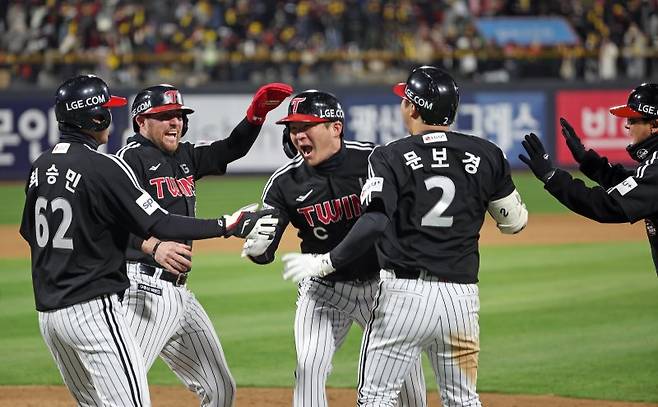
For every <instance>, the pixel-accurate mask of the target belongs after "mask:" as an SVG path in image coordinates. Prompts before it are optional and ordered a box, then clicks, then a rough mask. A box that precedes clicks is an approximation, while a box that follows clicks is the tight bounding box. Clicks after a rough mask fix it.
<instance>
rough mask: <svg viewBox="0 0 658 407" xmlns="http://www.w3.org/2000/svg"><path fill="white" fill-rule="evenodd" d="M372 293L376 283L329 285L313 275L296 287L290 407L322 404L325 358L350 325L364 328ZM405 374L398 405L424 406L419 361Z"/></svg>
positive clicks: (328, 368)
mask: <svg viewBox="0 0 658 407" xmlns="http://www.w3.org/2000/svg"><path fill="white" fill-rule="evenodd" d="M376 291H377V280H371V281H368V282H361V283H358V282H350V281H346V282H336V283H333V282H327V281H324V280H322V279H319V278H315V277H313V278H308V279H305V280H304V281H302V282H301V283H300V285H299V291H298V297H297V312H296V314H295V347H296V349H297V369H296V371H295V377H296V382H295V391H294V398H293V405H294V406H295V407H326V406H327V395H326V389H325V386H326V382H327V377H328V376H329V373H330V372H331V360H332V359H333V356H334V353H335V352H336V350H337V349H338V348H339V347H340V346H341V344H342V343H343V341H344V340H345V338H346V337H347V333H348V331H349V329H350V327H351V326H352V323H353V322H356V323H357V324H359V325H360V326H361V327H365V325H366V323H367V321H368V320H369V319H370V312H371V308H372V302H373V298H374V294H375V292H376ZM408 372H409V374H407V375H405V377H406V380H404V384H403V385H402V384H401V390H399V391H400V397H399V402H400V404H399V406H400V407H417V406H418V407H420V406H425V405H426V404H427V402H426V397H427V395H426V390H425V381H424V378H423V371H422V366H421V364H420V359H419V358H417V359H416V363H415V364H414V363H412V364H411V365H410V366H409V369H408ZM397 399H398V397H397V394H396V397H395V400H396V401H397Z"/></svg>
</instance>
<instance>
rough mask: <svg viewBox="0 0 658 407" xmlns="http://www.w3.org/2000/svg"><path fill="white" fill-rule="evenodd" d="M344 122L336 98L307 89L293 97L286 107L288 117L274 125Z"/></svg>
mask: <svg viewBox="0 0 658 407" xmlns="http://www.w3.org/2000/svg"><path fill="white" fill-rule="evenodd" d="M334 121H340V122H344V121H345V113H344V112H343V107H342V106H341V105H340V102H339V101H338V99H336V96H334V95H332V94H331V93H327V92H320V91H319V90H314V89H309V90H305V91H304V92H302V93H299V94H297V95H295V97H293V98H292V99H291V100H290V104H289V105H288V116H286V117H284V118H283V119H281V120H279V121H278V122H276V124H288V123H290V122H302V123H324V122H334Z"/></svg>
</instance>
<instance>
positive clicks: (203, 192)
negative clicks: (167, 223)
mask: <svg viewBox="0 0 658 407" xmlns="http://www.w3.org/2000/svg"><path fill="white" fill-rule="evenodd" d="M512 177H513V178H514V183H515V184H516V186H517V188H518V190H519V191H520V193H521V195H522V197H523V199H524V201H525V202H526V204H527V206H528V210H530V211H533V212H549V213H559V212H567V209H566V208H564V207H563V206H562V205H560V204H559V203H558V202H557V201H556V200H555V199H554V198H553V197H552V196H550V195H549V194H548V192H546V191H544V188H543V185H542V183H541V182H539V181H538V180H537V179H536V178H535V177H534V176H533V175H532V174H531V173H530V172H516V173H514V174H512ZM267 179H268V177H265V176H239V177H238V176H223V177H207V178H204V179H202V180H200V181H199V182H198V183H197V184H196V186H197V197H198V198H199V199H198V200H197V216H199V217H206V218H210V217H217V216H220V215H223V214H225V213H229V212H230V213H232V212H233V211H234V210H236V209H238V208H240V207H242V206H244V205H247V204H249V203H252V202H260V200H261V193H262V191H263V187H264V186H265V182H266V181H267ZM23 188H24V186H23V184H22V183H11V184H0V194H1V195H2V211H0V225H13V224H19V223H20V222H21V214H22V211H23V202H24V201H25V193H24V192H23Z"/></svg>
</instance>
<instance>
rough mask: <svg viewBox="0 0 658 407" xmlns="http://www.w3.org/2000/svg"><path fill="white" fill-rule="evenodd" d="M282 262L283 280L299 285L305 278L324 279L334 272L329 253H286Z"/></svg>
mask: <svg viewBox="0 0 658 407" xmlns="http://www.w3.org/2000/svg"><path fill="white" fill-rule="evenodd" d="M281 260H283V279H284V280H292V281H294V282H295V283H299V282H300V281H302V280H303V279H305V278H306V277H324V276H326V275H328V274H331V273H333V272H334V271H336V269H335V268H334V266H333V265H332V264H331V259H330V258H329V253H325V254H301V253H286V254H284V255H283V257H281Z"/></svg>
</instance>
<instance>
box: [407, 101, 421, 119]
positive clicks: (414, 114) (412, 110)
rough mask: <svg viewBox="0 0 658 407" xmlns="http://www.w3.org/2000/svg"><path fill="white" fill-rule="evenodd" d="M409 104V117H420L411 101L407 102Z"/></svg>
mask: <svg viewBox="0 0 658 407" xmlns="http://www.w3.org/2000/svg"><path fill="white" fill-rule="evenodd" d="M409 105H411V117H412V118H413V119H414V120H416V119H418V118H419V117H420V112H419V111H418V109H417V108H416V106H415V105H414V104H413V103H409Z"/></svg>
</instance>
